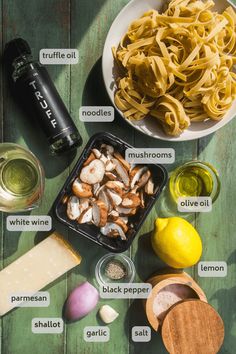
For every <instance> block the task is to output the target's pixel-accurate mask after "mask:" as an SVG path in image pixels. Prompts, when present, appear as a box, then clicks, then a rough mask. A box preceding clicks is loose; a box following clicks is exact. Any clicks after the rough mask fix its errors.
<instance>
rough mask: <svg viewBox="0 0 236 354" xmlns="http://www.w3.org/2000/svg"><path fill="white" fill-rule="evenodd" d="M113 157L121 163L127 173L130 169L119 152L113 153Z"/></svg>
mask: <svg viewBox="0 0 236 354" xmlns="http://www.w3.org/2000/svg"><path fill="white" fill-rule="evenodd" d="M114 156H115V158H116V159H117V160H118V161H120V162H121V163H122V165H123V166H124V167H125V169H126V170H127V171H128V172H129V171H130V168H131V166H130V164H129V162H127V161H126V160H125V159H124V158H123V156H122V155H121V154H120V153H119V152H114Z"/></svg>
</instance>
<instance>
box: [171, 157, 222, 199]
mask: <svg viewBox="0 0 236 354" xmlns="http://www.w3.org/2000/svg"><path fill="white" fill-rule="evenodd" d="M169 188H170V192H171V195H172V196H173V198H174V200H175V201H176V202H177V201H178V198H180V197H212V195H213V194H215V193H216V194H217V195H218V193H219V188H220V182H219V179H218V174H217V172H216V170H215V169H214V168H213V167H212V166H211V165H209V164H206V163H201V162H199V161H195V162H194V161H193V162H191V163H186V164H184V165H183V166H181V167H179V168H177V169H176V170H175V171H174V172H173V173H172V174H171V177H170V182H169Z"/></svg>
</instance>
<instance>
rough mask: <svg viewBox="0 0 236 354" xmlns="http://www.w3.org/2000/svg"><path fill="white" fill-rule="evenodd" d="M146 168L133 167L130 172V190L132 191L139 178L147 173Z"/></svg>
mask: <svg viewBox="0 0 236 354" xmlns="http://www.w3.org/2000/svg"><path fill="white" fill-rule="evenodd" d="M147 169H148V168H147V167H146V166H145V167H141V166H136V167H134V168H133V169H132V170H131V172H130V180H131V184H130V188H131V189H133V188H134V186H135V184H136V183H137V182H138V181H139V180H140V178H141V176H142V175H143V173H144V172H146V171H147Z"/></svg>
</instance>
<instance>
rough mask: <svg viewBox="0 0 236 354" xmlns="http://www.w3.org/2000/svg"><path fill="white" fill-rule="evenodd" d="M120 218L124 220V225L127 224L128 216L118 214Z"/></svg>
mask: <svg viewBox="0 0 236 354" xmlns="http://www.w3.org/2000/svg"><path fill="white" fill-rule="evenodd" d="M120 219H121V220H122V221H124V223H125V224H126V225H127V224H128V221H129V219H128V216H120Z"/></svg>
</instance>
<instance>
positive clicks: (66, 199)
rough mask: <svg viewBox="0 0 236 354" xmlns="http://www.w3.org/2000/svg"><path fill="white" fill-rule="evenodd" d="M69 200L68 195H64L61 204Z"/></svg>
mask: <svg viewBox="0 0 236 354" xmlns="http://www.w3.org/2000/svg"><path fill="white" fill-rule="evenodd" d="M68 200H69V196H68V195H64V197H63V198H62V201H61V202H62V204H66V203H67V202H68Z"/></svg>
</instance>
